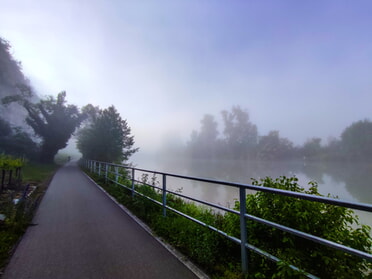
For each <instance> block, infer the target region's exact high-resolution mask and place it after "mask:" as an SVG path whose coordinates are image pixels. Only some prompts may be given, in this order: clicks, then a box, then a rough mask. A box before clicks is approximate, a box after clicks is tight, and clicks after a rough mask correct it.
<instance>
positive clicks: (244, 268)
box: [239, 187, 248, 274]
mask: <svg viewBox="0 0 372 279" xmlns="http://www.w3.org/2000/svg"><path fill="white" fill-rule="evenodd" d="M239 200H240V240H241V244H240V250H241V261H242V272H243V273H244V274H247V273H248V255H247V248H246V247H245V244H246V243H247V221H246V219H245V214H246V211H247V208H246V195H245V188H244V187H239Z"/></svg>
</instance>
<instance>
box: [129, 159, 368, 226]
mask: <svg viewBox="0 0 372 279" xmlns="http://www.w3.org/2000/svg"><path fill="white" fill-rule="evenodd" d="M133 162H134V164H135V165H136V166H137V167H140V168H145V169H150V170H157V171H164V172H170V173H177V174H183V175H189V176H196V177H203V178H212V179H218V180H225V181H231V182H240V183H248V184H250V183H251V182H252V180H251V178H255V179H259V178H263V177H266V176H271V177H273V178H276V177H279V176H282V175H284V176H293V175H295V176H296V177H298V179H299V184H300V185H301V186H302V187H304V188H308V187H309V186H308V182H309V181H316V182H318V185H319V187H318V190H319V192H320V193H321V194H324V195H327V194H328V193H329V194H331V195H332V196H337V197H338V198H340V199H342V200H347V201H354V202H363V203H372V164H369V165H367V164H359V163H358V164H341V163H339V164H335V163H309V162H285V163H280V162H248V161H232V160H231V161H221V160H220V161H206V160H185V159H183V158H179V159H165V158H162V157H155V156H153V157H147V158H145V157H136V158H135V159H134V160H133ZM158 180H159V181H161V179H158ZM168 187H170V188H171V189H172V190H179V191H181V192H182V193H184V194H187V195H190V196H193V197H197V198H199V199H203V200H206V201H209V202H214V203H218V204H221V205H223V206H229V207H232V206H233V205H234V201H235V200H236V199H237V197H238V191H237V190H236V189H234V188H229V187H225V186H220V185H210V184H206V183H198V182H189V181H185V180H181V179H168ZM356 213H357V215H359V217H360V220H361V222H362V223H364V224H367V225H369V226H372V213H364V212H356Z"/></svg>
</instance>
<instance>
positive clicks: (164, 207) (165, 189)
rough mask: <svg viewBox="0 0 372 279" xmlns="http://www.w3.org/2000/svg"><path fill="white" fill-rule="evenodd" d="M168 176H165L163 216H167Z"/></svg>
mask: <svg viewBox="0 0 372 279" xmlns="http://www.w3.org/2000/svg"><path fill="white" fill-rule="evenodd" d="M166 206H167V176H166V175H165V174H163V216H164V217H165V216H167V207H166Z"/></svg>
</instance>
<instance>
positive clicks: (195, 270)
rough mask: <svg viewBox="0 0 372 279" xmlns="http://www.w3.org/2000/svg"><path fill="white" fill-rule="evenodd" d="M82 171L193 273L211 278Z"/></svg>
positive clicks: (204, 278)
mask: <svg viewBox="0 0 372 279" xmlns="http://www.w3.org/2000/svg"><path fill="white" fill-rule="evenodd" d="M80 171H81V172H82V173H83V174H84V175H85V176H86V177H87V178H88V179H89V180H90V181H91V182H93V184H94V185H96V187H97V188H98V189H100V190H101V191H102V192H103V193H104V194H105V195H106V196H107V197H108V198H110V199H111V200H112V201H113V202H114V203H115V204H116V205H117V206H118V207H119V208H120V209H121V210H123V211H124V212H125V213H126V214H127V215H129V216H130V217H131V218H132V219H133V220H134V221H135V222H136V223H137V224H138V225H140V226H141V227H142V228H143V229H144V230H145V231H146V232H147V233H148V234H150V235H151V236H152V237H153V238H154V239H155V240H156V241H158V242H159V243H160V244H161V245H162V246H163V247H164V248H165V249H167V250H168V251H169V252H170V253H171V254H172V255H173V256H175V257H176V258H177V259H178V260H179V261H180V262H181V263H182V264H183V265H185V266H186V267H187V268H188V269H189V270H190V271H191V272H192V273H194V274H195V275H196V276H197V277H198V278H199V279H210V277H209V276H208V275H206V274H205V273H204V272H203V271H202V270H201V269H200V268H199V267H197V266H196V265H195V264H194V263H192V262H191V261H190V260H189V259H188V258H187V257H186V256H185V255H183V254H182V253H180V252H179V251H177V250H176V249H175V248H174V247H172V246H171V245H170V244H168V243H166V242H165V241H164V240H163V239H162V238H160V237H158V236H156V235H155V233H154V232H153V231H152V230H151V228H150V227H149V226H147V225H146V224H145V223H144V222H143V221H142V220H141V219H139V218H138V217H137V216H136V215H134V214H133V213H132V212H131V211H130V210H129V209H128V208H126V207H125V206H124V205H122V204H121V203H119V202H118V201H117V200H116V199H115V198H114V197H112V196H111V195H110V194H109V193H108V192H107V191H106V190H105V189H103V188H102V187H101V186H100V185H99V184H97V182H95V181H94V180H93V179H92V178H91V177H90V176H89V175H88V174H86V173H85V172H84V171H83V170H81V169H80Z"/></svg>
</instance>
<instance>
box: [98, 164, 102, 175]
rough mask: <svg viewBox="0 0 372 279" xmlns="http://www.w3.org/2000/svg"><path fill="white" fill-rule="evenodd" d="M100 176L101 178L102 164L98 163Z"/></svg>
mask: <svg viewBox="0 0 372 279" xmlns="http://www.w3.org/2000/svg"><path fill="white" fill-rule="evenodd" d="M98 176H101V162H99V163H98Z"/></svg>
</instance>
